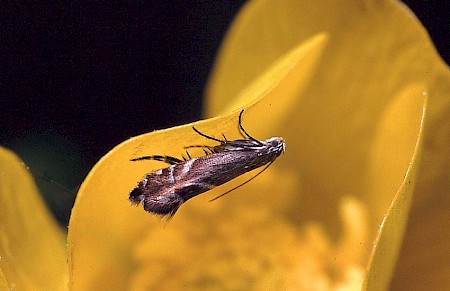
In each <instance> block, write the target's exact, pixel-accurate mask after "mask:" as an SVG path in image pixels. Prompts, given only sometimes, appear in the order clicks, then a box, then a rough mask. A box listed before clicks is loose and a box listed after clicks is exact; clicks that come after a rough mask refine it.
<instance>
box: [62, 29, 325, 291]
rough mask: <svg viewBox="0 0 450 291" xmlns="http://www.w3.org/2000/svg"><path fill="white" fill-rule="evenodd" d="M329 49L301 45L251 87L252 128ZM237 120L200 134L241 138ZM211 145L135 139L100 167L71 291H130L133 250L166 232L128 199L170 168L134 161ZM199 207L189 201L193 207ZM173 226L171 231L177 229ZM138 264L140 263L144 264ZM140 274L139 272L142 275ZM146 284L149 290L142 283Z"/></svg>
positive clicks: (183, 130) (190, 134)
mask: <svg viewBox="0 0 450 291" xmlns="http://www.w3.org/2000/svg"><path fill="white" fill-rule="evenodd" d="M324 42H325V38H324V37H323V36H319V37H316V38H313V39H312V40H311V41H310V42H308V43H306V44H305V45H303V46H299V47H298V48H297V49H295V50H293V51H292V52H291V53H290V54H288V55H287V56H286V57H285V58H284V59H282V60H280V62H279V63H278V64H277V65H276V66H274V68H273V69H272V70H271V71H270V72H268V73H267V74H266V75H264V76H262V77H261V79H260V80H259V81H257V82H255V84H253V85H252V86H250V88H249V89H248V90H247V92H249V95H248V96H246V97H245V96H244V97H242V98H241V100H245V101H246V103H247V104H251V103H253V106H252V107H251V108H250V107H249V108H247V109H246V111H245V114H244V119H245V122H249V124H251V121H252V120H255V119H256V118H257V117H258V115H259V114H261V113H262V112H264V110H266V108H270V107H273V108H283V107H285V106H286V104H284V103H281V102H279V100H276V98H275V99H274V96H275V97H276V96H277V94H274V92H280V90H281V92H284V94H285V95H286V97H288V96H289V95H294V93H295V92H296V91H297V90H298V87H299V86H300V85H301V84H305V81H302V80H303V79H308V77H309V75H308V74H299V73H298V72H299V69H300V67H301V66H303V65H304V63H309V64H310V66H308V67H309V68H311V69H312V68H313V67H314V63H317V60H318V58H319V56H320V51H321V50H320V46H323V43H324ZM286 80H288V82H286ZM286 84H287V85H286ZM300 87H301V86H300ZM262 88H264V89H262ZM263 97H264V98H263ZM255 102H256V103H255ZM237 114H238V112H235V113H233V114H231V115H230V114H229V115H226V116H222V117H218V118H214V119H210V120H205V121H203V122H198V123H196V128H197V129H199V130H200V131H202V132H205V133H208V134H211V135H220V134H221V133H224V134H225V135H226V136H227V137H228V138H234V137H236V138H238V137H239V135H238V129H237ZM279 117H280V116H279V115H278V114H268V115H267V116H266V118H265V120H264V121H265V122H264V123H262V124H261V125H260V128H261V131H268V130H270V129H271V128H273V127H275V124H276V123H277V122H278V118H279ZM263 125H265V126H263ZM204 143H205V138H204V137H201V136H199V135H198V134H196V133H195V132H194V131H193V130H192V125H190V124H189V125H184V126H180V127H175V128H171V129H167V130H161V131H157V132H152V133H149V134H145V135H142V136H138V137H136V138H133V139H130V140H128V141H126V142H124V143H122V144H121V145H119V146H117V147H116V148H114V149H113V150H112V151H111V152H110V153H108V154H107V155H106V156H105V157H103V158H102V159H101V160H100V161H99V162H98V164H97V165H96V166H95V167H94V168H93V169H92V171H91V172H90V173H89V175H88V177H87V178H86V180H85V181H84V182H83V184H82V186H81V188H80V191H79V193H78V195H77V199H76V202H75V206H74V208H73V210H72V215H71V219H70V224H69V265H70V279H71V280H70V287H71V288H73V289H81V290H84V289H86V288H94V289H95V288H119V289H122V288H126V286H128V285H129V281H130V276H139V274H141V273H138V274H137V275H134V274H133V272H134V271H135V269H134V267H135V263H136V258H135V257H134V255H135V254H134V249H135V248H136V246H139V245H140V244H142V240H143V239H145V234H146V233H149V232H151V233H156V232H157V230H158V229H160V228H161V227H164V225H163V224H161V223H158V220H159V219H158V218H157V217H153V216H151V215H149V214H148V213H146V212H145V211H144V210H143V209H142V207H139V208H135V207H132V206H131V205H130V203H129V202H128V194H129V192H130V190H131V189H133V188H134V187H135V186H136V184H137V182H138V181H139V180H140V179H141V178H142V177H143V176H144V174H145V173H148V172H151V171H152V170H156V169H158V168H162V167H166V166H165V165H164V164H162V163H161V162H154V161H153V162H146V161H140V162H130V159H132V158H136V157H140V156H144V155H152V154H163V155H172V156H178V157H179V156H180V153H183V147H184V146H186V145H196V144H204ZM219 194H220V192H219ZM211 195H214V194H211ZM213 197H214V196H213ZM210 198H212V197H210ZM196 200H198V202H197V203H201V205H203V206H202V207H204V208H208V207H210V206H212V204H209V203H206V201H204V200H203V201H202V200H201V199H196ZM194 203H195V202H191V201H189V204H194ZM186 208H187V206H183V207H182V208H181V209H180V210H179V212H178V213H177V215H176V218H175V219H174V220H178V219H179V220H183V216H186V215H188V216H189V213H187V214H186V213H185V211H186ZM211 209H214V207H211ZM205 211H206V212H209V211H211V210H204V211H203V213H205ZM184 219H188V221H191V220H192V218H184ZM173 222H174V221H172V222H171V225H176V224H174V223H173ZM205 227H210V228H211V227H214V225H212V224H205ZM151 244H155V245H157V244H158V241H157V239H156V240H152V241H151ZM144 245H146V244H144ZM171 248H172V246H171ZM138 260H139V261H140V259H139V258H138ZM147 263H148V264H149V266H150V267H151V266H152V264H153V263H152V261H151V260H150V261H149V262H147ZM141 268H142V267H140V268H139V269H138V270H140V271H141ZM139 285H142V284H137V286H139Z"/></svg>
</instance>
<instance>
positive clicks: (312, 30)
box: [207, 0, 450, 289]
mask: <svg viewBox="0 0 450 291" xmlns="http://www.w3.org/2000/svg"><path fill="white" fill-rule="evenodd" d="M319 32H325V33H326V34H327V35H328V36H329V39H330V41H329V43H328V45H327V49H326V51H325V53H324V57H323V59H322V60H321V63H320V69H318V70H317V71H316V74H315V75H314V76H313V77H312V81H311V83H310V84H308V85H307V87H306V88H307V89H306V90H305V91H302V92H300V93H299V96H298V98H299V99H301V100H302V101H301V102H300V103H299V104H298V106H297V107H295V108H292V111H293V112H295V113H296V115H294V114H292V113H291V114H292V115H291V116H292V119H291V120H290V121H289V122H286V123H285V125H286V127H288V128H289V130H290V132H283V133H282V135H283V136H284V137H285V138H286V140H287V141H288V143H287V149H288V150H290V149H292V148H295V150H296V152H297V154H296V157H292V156H291V158H290V161H291V167H292V168H297V170H296V171H294V174H293V173H292V172H293V171H290V175H292V176H293V177H292V179H293V180H297V181H300V183H298V182H297V187H301V188H304V189H306V190H305V191H302V192H307V193H308V192H309V193H308V194H305V195H303V196H301V195H297V197H298V199H297V200H298V201H297V203H295V202H293V201H291V203H294V204H295V205H302V208H301V210H300V211H298V214H297V215H298V217H297V219H298V220H299V221H301V220H307V219H310V218H320V219H321V220H323V221H324V223H325V225H326V226H327V229H328V231H329V232H330V233H331V234H332V236H333V237H336V236H337V237H339V232H338V230H339V223H337V222H338V220H337V219H336V217H335V212H336V205H338V204H340V202H339V201H341V200H342V199H341V196H342V195H348V194H357V195H361V196H362V197H364V198H367V196H366V195H367V194H366V193H364V192H365V191H366V190H367V189H368V187H369V186H370V187H374V186H376V185H374V184H372V185H369V184H368V183H367V181H366V180H365V175H366V174H369V172H370V171H371V170H370V168H371V167H367V164H368V160H367V159H366V157H367V155H368V154H369V149H370V148H373V147H374V145H373V144H372V143H373V142H374V141H373V136H374V134H376V133H377V126H378V122H377V120H379V119H380V118H382V116H383V112H385V110H386V106H388V105H389V104H393V102H394V101H393V100H395V99H396V98H397V96H398V94H401V92H403V90H405V88H408V86H413V87H415V85H414V84H418V83H420V84H424V85H423V86H424V87H423V88H427V93H428V95H429V98H430V99H429V102H428V105H429V106H428V111H429V112H428V114H427V116H428V117H427V119H428V121H427V122H425V123H426V124H427V125H428V126H427V128H426V129H424V135H425V137H424V139H425V140H424V145H425V146H424V151H423V153H422V155H423V159H424V163H423V164H422V166H421V168H420V170H418V172H419V173H418V174H417V175H418V181H417V187H416V188H414V189H413V190H411V191H414V192H415V198H414V205H415V207H413V210H412V212H411V213H410V218H409V219H410V221H411V222H410V223H409V224H408V225H409V226H408V229H407V232H406V234H405V241H404V244H403V247H402V250H401V256H400V260H399V263H398V268H397V271H396V275H395V277H394V279H393V280H394V283H393V285H394V286H396V287H397V289H408V288H411V287H412V286H419V285H418V284H420V286H427V287H428V288H430V287H431V286H433V287H436V288H438V287H441V286H448V285H450V281H449V280H450V279H448V278H450V263H449V262H450V260H449V257H450V248H444V247H443V246H445V245H449V244H450V237H449V236H448V235H442V232H443V231H442V228H441V227H439V226H440V225H446V222H447V221H448V217H449V216H450V215H447V214H446V213H448V212H446V211H445V209H449V208H450V199H448V197H450V195H449V194H450V178H449V175H448V173H449V172H450V155H449V150H448V149H449V148H450V135H449V134H448V133H449V132H450V93H449V92H450V76H449V70H448V67H447V66H446V65H445V64H444V63H443V62H442V60H441V59H440V58H439V56H438V55H437V53H436V50H435V49H434V47H433V45H432V43H431V42H430V39H429V37H428V35H427V34H426V32H425V30H424V28H423V27H422V26H421V25H420V23H418V21H417V19H415V18H414V16H413V15H412V13H411V12H410V11H408V10H407V9H406V7H404V6H402V4H400V3H399V2H397V1H350V2H345V3H343V2H342V1H321V2H314V1H289V0H288V1H282V2H280V1H269V0H266V1H258V2H256V3H255V2H249V4H247V6H246V7H245V8H244V9H243V10H242V12H241V13H240V15H239V17H238V18H237V19H236V21H235V23H234V25H233V27H232V29H231V31H230V33H229V34H228V36H227V38H226V40H225V42H224V45H223V47H222V49H221V52H220V54H219V59H218V61H217V65H216V67H215V69H214V73H213V77H212V79H211V82H210V84H209V87H208V89H209V90H208V97H209V99H208V100H207V105H208V110H209V112H210V113H209V114H211V115H213V114H215V113H216V112H220V108H222V107H224V106H226V105H227V104H228V102H229V101H228V100H229V96H235V95H236V94H237V92H240V91H241V90H243V88H245V87H246V84H247V83H248V82H249V81H250V80H253V79H254V78H256V77H257V76H258V75H259V74H260V72H261V70H263V69H264V68H266V67H267V66H270V65H271V64H272V63H273V62H274V60H276V59H277V58H279V57H280V56H281V55H283V54H284V53H285V52H286V51H288V50H290V49H291V48H292V47H294V46H296V45H298V43H301V42H302V41H304V40H305V39H306V38H307V37H309V36H311V35H314V34H317V33H319ZM419 87H420V86H419ZM280 98H282V96H280ZM394 103H395V102H394ZM415 114H416V116H421V114H420V111H416V113H415ZM416 119H417V118H416ZM403 129H405V128H403ZM399 130H402V127H401V126H399ZM409 132H417V127H416V126H415V125H412V126H411V128H410V131H409ZM405 134H407V133H405ZM402 138H403V135H400V136H399V139H400V140H402ZM403 144H404V148H398V150H397V151H398V152H400V153H402V154H401V155H399V156H394V155H391V157H390V158H392V161H391V162H390V163H389V165H391V166H392V165H395V166H394V167H393V169H391V170H392V171H389V173H393V172H394V169H397V171H396V172H395V174H394V175H392V176H391V177H384V179H385V180H384V181H383V180H381V179H379V184H378V186H376V187H375V188H381V187H380V186H381V185H385V186H386V185H389V187H388V188H389V189H391V191H390V193H388V192H389V191H386V193H385V195H383V199H380V200H379V201H378V200H376V199H375V198H376V197H375V196H373V197H372V198H371V199H370V201H371V202H370V204H368V205H367V207H368V211H369V213H370V215H369V217H370V221H371V225H372V227H371V234H370V237H371V240H372V239H375V235H376V227H374V226H373V225H374V222H375V221H376V222H377V223H376V225H377V224H380V223H381V221H382V219H383V215H382V214H383V213H384V212H386V211H387V210H388V208H387V207H388V206H389V204H390V202H389V201H392V200H393V198H394V194H395V193H396V192H397V190H392V189H398V188H399V187H400V185H401V182H402V178H403V175H404V174H405V171H406V168H405V164H404V163H405V162H408V161H409V159H406V158H405V156H407V155H408V153H409V154H411V150H412V149H414V145H415V144H416V143H415V141H413V140H410V142H409V144H408V143H406V142H403ZM288 154H289V153H288ZM386 157H387V159H389V155H387V156H386ZM410 158H412V157H411V156H410ZM401 169H403V170H401ZM368 171H369V172H368ZM295 172H296V173H298V174H295ZM282 176H284V177H286V176H287V175H286V174H284V175H282ZM292 179H287V180H288V181H292ZM285 180H286V179H285ZM278 181H279V180H278ZM274 182H275V181H274ZM371 183H372V182H371ZM294 184H295V183H294ZM375 188H374V189H375ZM402 191H403V190H402ZM399 193H400V192H399ZM287 196H288V195H287ZM301 203H303V204H301ZM383 209H384V210H383ZM435 218H436V219H439V221H436V222H435V223H433V226H434V227H431V226H430V225H427V224H426V223H429V222H431V221H433V220H432V219H435ZM419 221H420V223H419ZM401 227H403V226H400V228H401ZM418 233H420V234H422V235H423V237H422V238H424V239H425V240H426V238H427V237H432V238H433V240H432V241H430V240H426V242H428V244H427V243H425V242H424V241H423V240H421V239H420V236H419V235H418ZM421 243H422V244H421ZM365 247H366V253H367V252H368V249H367V248H370V245H368V246H365ZM429 249H433V250H434V251H435V252H436V254H435V255H433V259H430V258H428V257H427V254H428V250H429ZM391 259H393V261H392V260H391V264H392V263H394V262H395V258H393V257H391ZM418 261H420V262H421V263H424V264H426V266H424V265H421V266H420V268H419V267H417V262H418ZM366 263H367V256H366ZM403 264H406V267H404V265H403ZM436 268H438V269H436ZM436 270H438V271H436ZM386 276H387V275H386ZM390 276H392V274H390V275H389V276H387V277H390ZM387 277H386V278H383V279H382V281H383V282H384V281H385V280H386V279H389V278H387ZM402 284H405V285H404V286H405V287H402V286H403V285H402Z"/></svg>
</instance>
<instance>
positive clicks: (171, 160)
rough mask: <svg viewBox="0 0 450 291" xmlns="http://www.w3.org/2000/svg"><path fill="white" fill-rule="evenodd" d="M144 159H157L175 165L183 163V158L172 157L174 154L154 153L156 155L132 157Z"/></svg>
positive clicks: (138, 159)
mask: <svg viewBox="0 0 450 291" xmlns="http://www.w3.org/2000/svg"><path fill="white" fill-rule="evenodd" d="M143 160H155V161H161V162H164V163H168V164H170V165H175V164H178V163H181V162H182V160H180V159H178V158H175V157H172V156H160V155H154V156H143V157H139V158H135V159H131V160H130V161H132V162H135V161H143Z"/></svg>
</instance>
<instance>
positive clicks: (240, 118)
mask: <svg viewBox="0 0 450 291" xmlns="http://www.w3.org/2000/svg"><path fill="white" fill-rule="evenodd" d="M242 113H244V109H242V111H241V113H239V122H238V124H239V131H240V132H241V134H242V132H243V133H245V135H243V136H244V137H245V138H248V139H251V140H253V141H255V142H257V143H258V144H259V145H262V143H261V142H260V141H259V140H257V139H256V138H254V137H253V136H251V135H250V134H248V132H247V131H246V130H245V129H244V127H243V126H242Z"/></svg>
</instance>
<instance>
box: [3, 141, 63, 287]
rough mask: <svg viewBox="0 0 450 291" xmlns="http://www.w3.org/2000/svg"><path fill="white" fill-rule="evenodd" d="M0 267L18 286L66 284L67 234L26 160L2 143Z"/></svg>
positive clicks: (10, 283) (10, 282) (8, 280)
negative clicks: (49, 209)
mask: <svg viewBox="0 0 450 291" xmlns="http://www.w3.org/2000/svg"><path fill="white" fill-rule="evenodd" d="M0 179H1V182H0V269H1V271H2V274H1V275H2V276H1V277H2V279H1V281H2V283H0V286H1V285H2V284H7V286H8V288H10V289H14V290H15V289H18V290H64V289H66V288H67V280H68V269H67V262H66V259H67V257H66V248H65V245H66V244H65V235H64V233H63V231H62V230H61V229H59V227H58V225H57V223H56V221H55V220H54V219H53V218H52V217H51V214H50V213H49V211H48V210H47V208H46V207H45V205H44V202H43V201H42V199H41V197H40V196H39V193H38V190H37V188H36V185H35V183H34V181H33V178H32V177H31V175H30V173H29V172H28V170H27V168H26V167H25V165H24V164H23V162H22V161H21V160H20V159H19V158H18V157H17V156H16V155H14V154H13V153H12V152H10V151H8V150H6V149H4V148H1V147H0Z"/></svg>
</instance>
